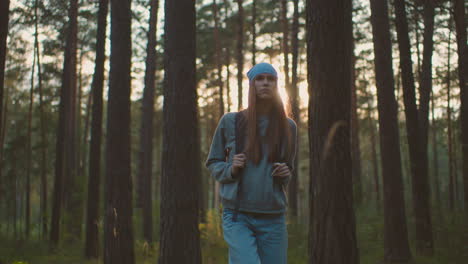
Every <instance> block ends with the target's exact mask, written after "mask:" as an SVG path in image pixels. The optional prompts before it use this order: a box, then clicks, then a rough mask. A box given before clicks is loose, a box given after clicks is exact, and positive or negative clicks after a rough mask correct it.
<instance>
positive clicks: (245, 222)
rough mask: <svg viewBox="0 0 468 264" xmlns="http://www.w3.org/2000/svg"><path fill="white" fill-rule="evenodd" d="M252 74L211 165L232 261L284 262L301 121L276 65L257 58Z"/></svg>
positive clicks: (223, 126)
mask: <svg viewBox="0 0 468 264" xmlns="http://www.w3.org/2000/svg"><path fill="white" fill-rule="evenodd" d="M247 77H248V78H249V81H250V87H249V102H248V107H247V109H246V110H243V111H240V112H238V113H227V114H225V115H224V116H223V117H222V118H221V120H220V121H219V124H218V127H217V128H216V132H215V135H214V137H213V141H212V144H211V148H210V153H209V155H208V159H207V161H206V166H207V167H208V169H209V170H210V172H211V174H212V176H213V177H214V178H215V179H216V180H217V181H219V182H220V183H221V188H220V195H221V198H222V203H223V233H224V239H225V241H226V242H227V244H228V245H229V263H230V264H250V263H255V264H259V263H261V264H285V263H287V246H288V238H287V230H286V218H285V212H286V207H287V201H286V194H285V190H286V185H287V183H288V181H289V179H290V177H291V171H292V170H293V167H292V166H293V164H294V158H295V152H296V144H295V143H296V124H295V123H294V121H293V120H291V119H289V118H288V117H287V116H286V113H285V110H284V106H283V103H282V101H281V98H280V95H279V93H278V74H277V72H276V70H275V69H274V68H273V66H272V65H270V64H268V63H260V64H257V65H255V66H254V67H253V68H252V69H250V71H249V72H248V73H247Z"/></svg>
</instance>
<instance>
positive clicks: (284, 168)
mask: <svg viewBox="0 0 468 264" xmlns="http://www.w3.org/2000/svg"><path fill="white" fill-rule="evenodd" d="M271 176H273V177H281V178H284V177H291V171H290V170H289V167H288V165H286V163H278V162H276V163H273V172H272V173H271Z"/></svg>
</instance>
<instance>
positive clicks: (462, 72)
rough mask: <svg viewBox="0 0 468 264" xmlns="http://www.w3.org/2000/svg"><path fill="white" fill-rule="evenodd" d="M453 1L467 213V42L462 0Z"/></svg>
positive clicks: (466, 208) (467, 211)
mask: <svg viewBox="0 0 468 264" xmlns="http://www.w3.org/2000/svg"><path fill="white" fill-rule="evenodd" d="M453 1H454V11H455V12H454V17H455V29H456V32H457V47H458V80H459V85H460V103H461V105H460V123H461V145H462V164H463V167H462V174H463V185H464V193H465V196H464V204H465V212H466V213H468V83H467V82H468V77H467V76H468V44H467V36H466V34H467V33H466V20H465V19H466V18H465V8H464V7H465V5H464V2H465V1H463V0H453Z"/></svg>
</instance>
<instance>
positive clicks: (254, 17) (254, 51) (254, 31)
mask: <svg viewBox="0 0 468 264" xmlns="http://www.w3.org/2000/svg"><path fill="white" fill-rule="evenodd" d="M256 25H257V0H252V66H254V65H255V64H257V58H256V54H257V27H256Z"/></svg>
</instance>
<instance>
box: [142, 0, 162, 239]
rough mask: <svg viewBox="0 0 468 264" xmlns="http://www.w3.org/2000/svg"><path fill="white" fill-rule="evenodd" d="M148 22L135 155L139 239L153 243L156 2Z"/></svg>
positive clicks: (155, 0)
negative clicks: (140, 226)
mask: <svg viewBox="0 0 468 264" xmlns="http://www.w3.org/2000/svg"><path fill="white" fill-rule="evenodd" d="M150 3H151V4H150V5H151V7H150V18H149V22H148V24H149V29H148V44H147V47H146V54H147V55H146V65H145V67H146V70H145V88H144V90H143V99H142V119H141V126H140V153H139V154H140V155H139V163H140V166H139V171H138V178H139V181H140V182H139V187H140V192H139V193H138V196H139V197H140V205H141V206H142V209H143V237H144V239H145V240H146V241H147V242H148V243H150V244H151V243H153V214H152V211H153V199H152V188H151V186H152V184H151V183H152V178H153V177H152V175H153V170H152V167H153V146H154V144H153V119H154V118H153V116H154V94H155V90H156V87H155V86H156V81H155V78H156V41H157V39H156V26H157V21H158V7H159V0H151V2H150Z"/></svg>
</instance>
